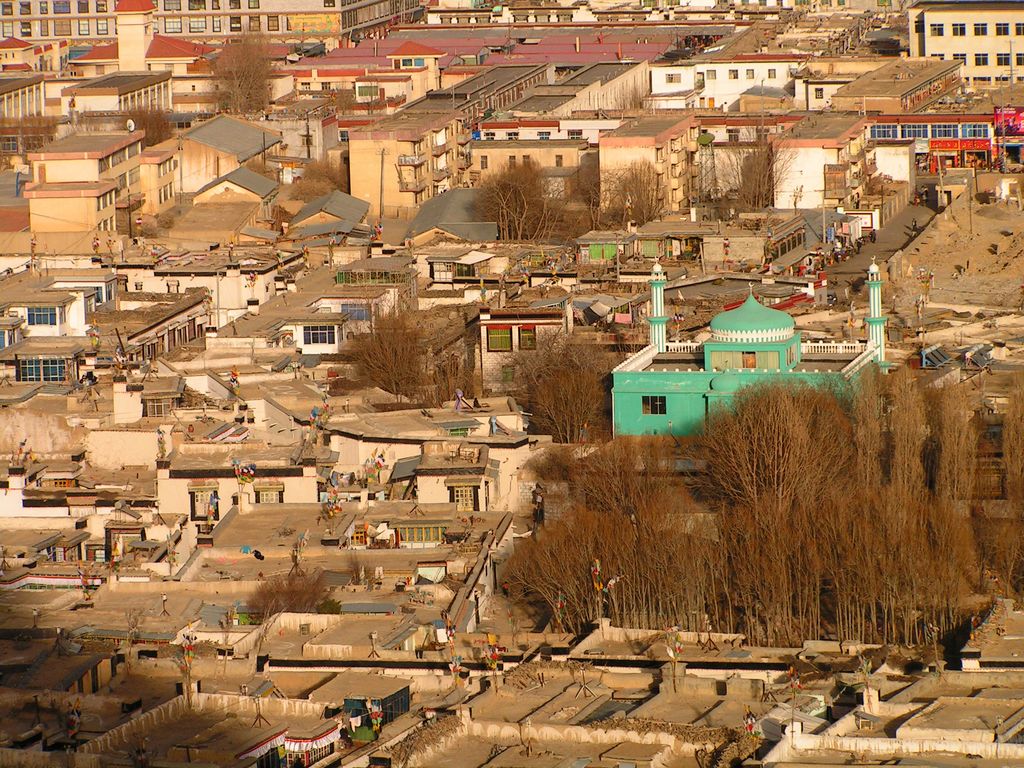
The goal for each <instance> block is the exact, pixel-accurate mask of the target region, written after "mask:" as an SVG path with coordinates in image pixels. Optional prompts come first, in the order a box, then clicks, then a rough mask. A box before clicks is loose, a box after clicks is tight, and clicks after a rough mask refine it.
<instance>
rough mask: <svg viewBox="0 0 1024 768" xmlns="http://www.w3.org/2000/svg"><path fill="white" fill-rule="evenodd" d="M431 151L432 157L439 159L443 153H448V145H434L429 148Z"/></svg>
mask: <svg viewBox="0 0 1024 768" xmlns="http://www.w3.org/2000/svg"><path fill="white" fill-rule="evenodd" d="M431 151H432V152H433V153H434V157H439V156H440V155H443V154H444V153H445V152H447V151H448V143H447V142H445V143H444V144H434V145H433V146H432V147H431Z"/></svg>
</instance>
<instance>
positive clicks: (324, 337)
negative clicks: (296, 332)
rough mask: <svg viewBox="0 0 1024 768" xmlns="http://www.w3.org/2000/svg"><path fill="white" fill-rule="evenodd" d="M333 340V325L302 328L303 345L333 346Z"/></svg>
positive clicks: (305, 326)
mask: <svg viewBox="0 0 1024 768" xmlns="http://www.w3.org/2000/svg"><path fill="white" fill-rule="evenodd" d="M335 338H336V336H335V326H333V325H304V326H302V341H303V343H304V344H334V342H335Z"/></svg>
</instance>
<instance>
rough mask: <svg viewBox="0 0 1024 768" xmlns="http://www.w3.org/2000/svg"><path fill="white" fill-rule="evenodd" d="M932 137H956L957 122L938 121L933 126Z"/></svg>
mask: <svg viewBox="0 0 1024 768" xmlns="http://www.w3.org/2000/svg"><path fill="white" fill-rule="evenodd" d="M932 138H933V139H955V138H956V124H955V123H936V124H935V125H933V126H932Z"/></svg>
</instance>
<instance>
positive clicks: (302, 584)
mask: <svg viewBox="0 0 1024 768" xmlns="http://www.w3.org/2000/svg"><path fill="white" fill-rule="evenodd" d="M326 596H327V579H326V578H325V576H324V573H323V571H320V570H317V571H302V570H298V569H293V570H291V571H289V572H288V573H287V574H285V575H280V576H273V577H271V578H269V579H266V580H264V581H263V582H261V583H260V585H259V586H258V587H256V590H255V591H254V592H253V593H252V595H251V596H250V598H249V607H250V609H251V610H252V612H253V613H255V614H258V615H260V616H262V617H263V620H264V621H266V620H267V619H269V618H270V617H271V616H273V615H274V614H277V613H281V612H283V611H288V612H292V613H312V612H314V611H316V607H317V606H318V605H319V604H320V603H321V602H322V601H323V599H324V598H325V597H326Z"/></svg>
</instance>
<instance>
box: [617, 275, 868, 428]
mask: <svg viewBox="0 0 1024 768" xmlns="http://www.w3.org/2000/svg"><path fill="white" fill-rule="evenodd" d="M867 286H868V301H869V305H868V306H869V315H870V316H869V317H868V318H867V326H868V341H867V342H860V341H839V342H832V341H826V342H820V341H815V342H803V341H801V339H800V332H799V331H798V330H796V323H795V322H794V320H793V318H792V317H791V316H790V315H789V314H788V313H786V312H781V311H779V310H777V309H772V308H771V307H766V306H764V305H763V304H761V303H760V302H759V301H758V300H757V299H756V298H755V297H754V295H753V294H751V295H750V296H748V297H747V300H746V301H744V302H743V304H741V305H740V306H739V307H736V308H735V309H731V310H729V311H727V312H722V313H720V314H718V315H716V316H715V317H714V319H713V320H712V321H711V326H710V329H711V337H710V338H709V339H708V340H707V341H704V342H702V343H701V342H671V341H668V340H667V338H666V325H667V323H668V317H667V316H666V315H665V274H664V271H663V270H662V268H661V265H660V264H655V265H654V270H653V272H652V274H651V314H650V316H649V317H648V323H649V325H650V334H651V335H650V344H648V346H647V347H645V348H644V349H642V350H641V351H640V352H637V353H636V354H635V355H633V356H632V357H630V358H629V359H628V360H626V361H625V362H623V363H622V364H620V365H619V366H618V367H616V368H615V370H614V371H613V372H612V411H613V413H612V424H613V428H614V431H615V434H616V435H668V434H673V435H689V434H692V433H694V432H696V431H698V430H699V429H700V428H701V426H702V425H703V424H704V419H705V418H706V417H707V415H708V413H710V412H711V410H712V409H714V408H715V407H718V406H720V405H728V404H729V402H730V401H731V400H732V398H733V396H734V395H735V394H736V392H738V391H740V390H741V389H743V388H744V387H748V386H751V385H752V384H757V383H763V382H769V381H771V382H774V381H794V382H796V381H799V382H804V383H808V384H815V385H827V386H830V387H836V388H840V389H841V388H842V387H845V386H849V385H851V384H853V383H854V382H855V381H856V379H857V376H858V375H859V374H860V372H861V371H863V370H864V368H865V367H866V366H867V365H869V364H870V363H876V362H877V363H879V364H882V363H883V362H884V360H885V317H883V316H882V314H881V306H882V281H881V275H880V273H879V270H878V267H877V266H876V265H875V264H872V265H871V267H870V268H869V270H868V279H867Z"/></svg>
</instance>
